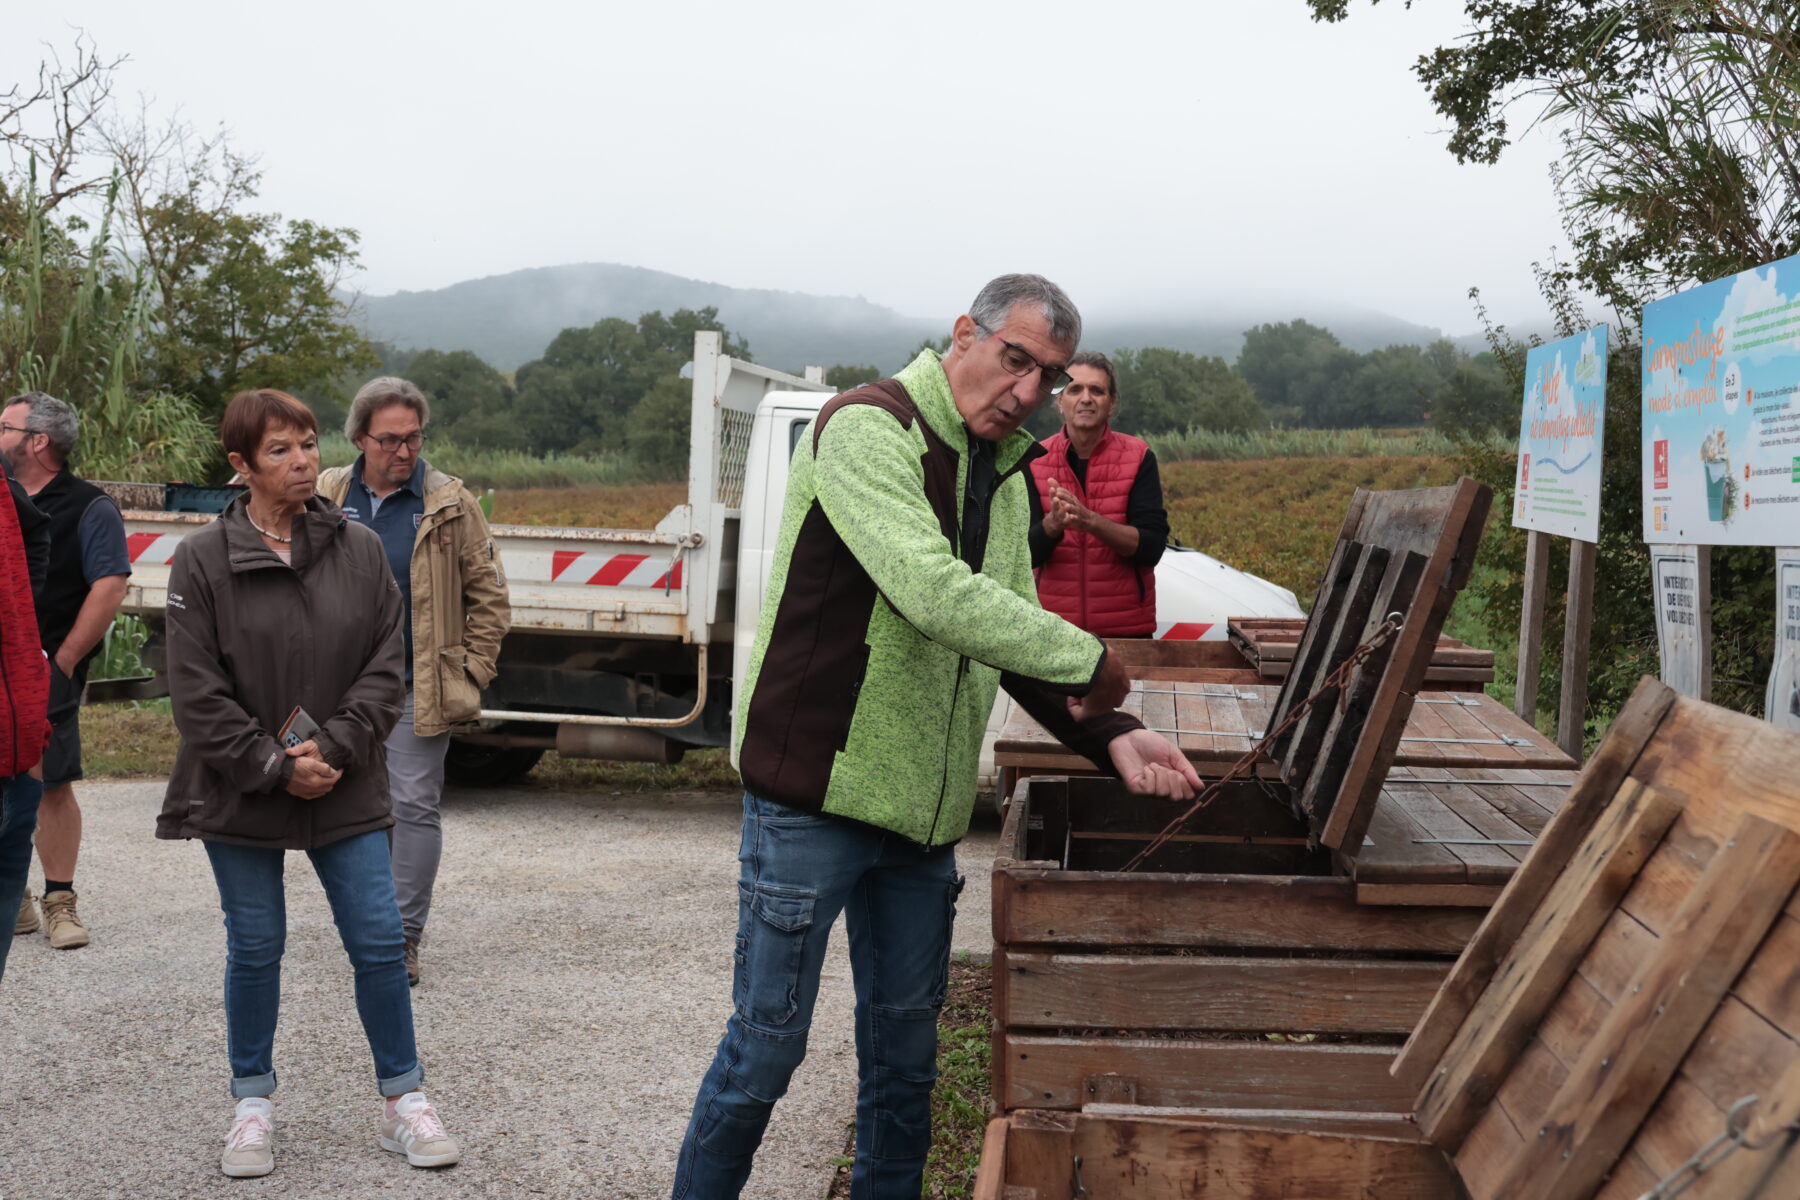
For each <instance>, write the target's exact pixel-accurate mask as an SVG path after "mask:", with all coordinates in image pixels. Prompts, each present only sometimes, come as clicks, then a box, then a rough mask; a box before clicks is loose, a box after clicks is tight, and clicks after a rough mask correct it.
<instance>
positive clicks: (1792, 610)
mask: <svg viewBox="0 0 1800 1200" xmlns="http://www.w3.org/2000/svg"><path fill="white" fill-rule="evenodd" d="M1763 715H1764V716H1766V717H1767V718H1768V719H1769V720H1770V721H1771V722H1773V723H1774V724H1776V725H1779V726H1781V727H1782V728H1783V729H1795V730H1800V547H1793V546H1789V547H1786V548H1784V549H1781V550H1777V551H1776V552H1775V669H1774V670H1772V671H1770V672H1769V690H1768V691H1767V692H1766V693H1764V695H1763Z"/></svg>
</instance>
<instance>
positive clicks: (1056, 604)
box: [1031, 429, 1156, 637]
mask: <svg viewBox="0 0 1800 1200" xmlns="http://www.w3.org/2000/svg"><path fill="white" fill-rule="evenodd" d="M1149 449H1150V447H1149V446H1148V445H1146V444H1145V443H1144V442H1143V441H1141V440H1140V439H1138V438H1134V437H1132V436H1131V435H1130V434H1125V433H1118V432H1115V431H1114V430H1111V429H1108V430H1107V431H1106V432H1105V433H1104V434H1103V435H1101V438H1100V443H1099V445H1097V446H1095V447H1094V453H1093V456H1092V457H1091V458H1089V459H1088V465H1087V485H1086V487H1083V486H1082V484H1081V483H1080V482H1079V481H1077V480H1076V478H1075V470H1074V468H1073V467H1071V466H1069V438H1068V435H1067V434H1066V433H1062V432H1058V433H1057V434H1056V435H1055V436H1053V437H1051V438H1049V439H1047V440H1046V441H1045V442H1044V450H1045V453H1044V454H1043V455H1041V456H1039V457H1038V458H1035V459H1033V460H1032V462H1031V474H1032V478H1033V479H1034V480H1035V481H1036V483H1037V489H1038V500H1039V502H1040V503H1042V505H1043V507H1044V511H1045V512H1049V511H1050V481H1051V480H1052V479H1054V480H1056V482H1058V483H1060V484H1062V486H1064V487H1065V488H1068V489H1069V490H1070V491H1071V492H1074V493H1075V495H1076V497H1077V498H1078V499H1080V501H1081V503H1082V504H1083V505H1085V506H1086V507H1088V508H1091V509H1093V510H1094V511H1095V512H1097V513H1099V514H1100V515H1101V516H1103V517H1105V518H1107V519H1108V520H1110V521H1117V522H1118V523H1119V524H1121V525H1123V524H1125V523H1126V521H1125V511H1126V508H1127V506H1128V505H1129V504H1130V502H1131V485H1132V484H1133V483H1134V482H1136V480H1137V473H1138V467H1140V466H1141V465H1143V461H1144V453H1145V452H1146V451H1147V450H1149ZM1037 587H1038V601H1039V603H1041V604H1042V605H1043V606H1044V607H1045V608H1047V609H1049V610H1050V611H1051V612H1053V613H1055V614H1057V615H1058V616H1060V617H1062V618H1064V619H1065V620H1068V621H1072V622H1074V623H1075V624H1076V625H1079V626H1080V627H1081V628H1083V629H1085V630H1087V631H1088V632H1089V633H1093V634H1098V635H1099V636H1101V637H1134V636H1142V635H1143V634H1148V633H1155V632H1156V573H1155V572H1154V571H1146V570H1140V569H1139V568H1138V567H1137V566H1136V565H1135V564H1134V563H1132V562H1131V560H1130V559H1126V558H1120V557H1119V556H1118V555H1117V554H1116V553H1114V552H1113V550H1112V548H1111V547H1109V546H1108V545H1107V544H1106V543H1105V542H1102V541H1101V540H1100V539H1099V538H1097V537H1095V536H1094V535H1093V534H1091V533H1081V532H1079V531H1077V530H1074V529H1066V530H1064V531H1063V535H1062V540H1061V541H1059V542H1058V543H1057V544H1056V549H1055V550H1054V551H1052V552H1051V555H1050V561H1049V562H1047V563H1045V564H1044V565H1043V566H1042V567H1039V568H1038V571H1037Z"/></svg>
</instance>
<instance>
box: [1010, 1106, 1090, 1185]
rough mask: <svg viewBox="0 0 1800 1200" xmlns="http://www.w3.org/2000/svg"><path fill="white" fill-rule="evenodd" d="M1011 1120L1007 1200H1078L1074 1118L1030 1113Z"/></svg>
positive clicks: (1016, 1115)
mask: <svg viewBox="0 0 1800 1200" xmlns="http://www.w3.org/2000/svg"><path fill="white" fill-rule="evenodd" d="M1008 1120H1009V1121H1010V1123H1011V1127H1010V1128H1009V1129H1008V1130H1007V1131H1006V1158H1005V1159H1004V1160H1003V1161H1004V1164H1005V1170H1004V1172H1003V1173H1002V1174H1003V1179H1004V1182H1005V1184H1006V1188H1007V1190H1006V1191H1005V1192H1003V1193H1002V1196H1004V1197H1005V1200H1023V1197H1022V1196H1021V1193H1023V1194H1024V1196H1028V1197H1029V1200H1074V1188H1073V1183H1074V1175H1073V1173H1072V1171H1071V1168H1072V1167H1073V1166H1074V1164H1075V1149H1074V1135H1075V1117H1074V1114H1072V1113H1057V1112H1036V1111H1027V1112H1017V1113H1014V1114H1013V1115H1012V1116H1011V1117H1010V1118H1008Z"/></svg>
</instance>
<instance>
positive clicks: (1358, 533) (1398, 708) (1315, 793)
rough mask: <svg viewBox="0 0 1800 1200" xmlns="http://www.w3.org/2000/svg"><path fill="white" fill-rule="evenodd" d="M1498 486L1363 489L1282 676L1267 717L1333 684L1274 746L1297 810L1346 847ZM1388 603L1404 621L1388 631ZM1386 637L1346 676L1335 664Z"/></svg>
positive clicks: (1382, 773) (1383, 768) (1323, 836)
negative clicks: (1337, 682) (1336, 678)
mask: <svg viewBox="0 0 1800 1200" xmlns="http://www.w3.org/2000/svg"><path fill="white" fill-rule="evenodd" d="M1492 499H1493V492H1492V490H1491V489H1489V488H1488V487H1486V486H1484V485H1482V484H1479V483H1477V482H1475V481H1474V480H1473V479H1469V478H1467V477H1465V478H1463V479H1461V480H1459V481H1458V482H1457V483H1455V484H1453V485H1451V486H1449V487H1438V488H1414V489H1411V490H1408V491H1394V492H1372V491H1364V490H1362V489H1358V490H1357V492H1356V494H1355V495H1354V496H1353V497H1351V500H1350V509H1349V512H1348V513H1347V514H1346V516H1345V517H1344V524H1343V528H1342V529H1341V530H1339V533H1338V541H1337V545H1336V547H1335V548H1334V549H1333V550H1332V553H1331V559H1330V562H1329V563H1328V565H1327V566H1326V568H1325V575H1324V578H1323V579H1322V580H1321V581H1320V583H1319V592H1318V597H1317V599H1315V600H1314V602H1313V606H1312V609H1311V612H1310V615H1309V616H1308V617H1307V621H1306V628H1305V631H1304V632H1303V633H1302V634H1301V637H1300V644H1299V646H1298V647H1297V648H1296V649H1295V651H1294V657H1293V665H1292V667H1291V668H1290V669H1289V670H1288V673H1287V676H1286V678H1285V679H1284V680H1283V681H1282V686H1281V691H1280V693H1279V694H1278V696H1277V698H1276V701H1275V705H1274V708H1273V710H1272V712H1271V716H1270V720H1269V724H1268V728H1269V729H1271V730H1274V729H1278V728H1280V727H1281V725H1282V723H1283V721H1284V720H1286V719H1287V718H1288V717H1289V715H1290V714H1292V713H1293V712H1294V711H1295V710H1296V709H1297V708H1298V707H1299V706H1300V704H1301V702H1302V701H1304V700H1305V699H1306V698H1307V697H1309V696H1311V695H1313V694H1314V693H1316V692H1320V691H1321V690H1323V691H1324V692H1325V695H1324V696H1323V697H1322V698H1321V699H1320V700H1319V701H1318V702H1317V703H1316V704H1314V705H1313V706H1312V708H1311V709H1309V710H1308V711H1307V712H1306V713H1305V714H1304V715H1303V716H1301V717H1300V718H1299V720H1298V721H1297V722H1296V723H1295V724H1294V725H1293V726H1292V728H1290V729H1289V730H1288V731H1287V732H1286V733H1285V734H1283V735H1282V736H1281V737H1280V738H1279V739H1278V740H1277V741H1276V742H1275V743H1274V744H1273V745H1272V746H1271V747H1270V754H1271V757H1273V759H1274V760H1275V762H1276V764H1277V767H1278V769H1279V772H1280V777H1281V779H1282V781H1283V782H1285V783H1286V784H1287V785H1288V787H1289V789H1290V799H1291V802H1292V804H1293V806H1294V811H1295V813H1296V815H1298V816H1300V817H1302V818H1303V819H1304V820H1305V821H1306V822H1307V824H1308V827H1309V829H1310V831H1311V835H1312V836H1313V837H1314V838H1315V839H1316V840H1317V841H1318V842H1319V843H1321V844H1322V845H1325V846H1328V847H1330V848H1331V849H1333V850H1336V851H1337V852H1339V853H1340V854H1341V855H1343V856H1345V857H1346V858H1354V857H1355V855H1356V852H1357V851H1358V850H1359V849H1361V847H1362V845H1363V840H1364V837H1365V835H1366V833H1367V831H1368V828H1369V821H1370V819H1371V818H1372V817H1373V815H1374V811H1375V802H1376V798H1377V797H1378V796H1379V795H1380V792H1381V785H1382V782H1383V781H1384V780H1385V779H1386V778H1387V774H1388V769H1389V768H1390V767H1391V766H1392V764H1393V761H1394V754H1395V751H1396V749H1397V748H1398V747H1399V744H1400V736H1401V733H1402V731H1403V730H1404V729H1405V726H1406V720H1407V717H1408V715H1409V714H1410V713H1411V712H1412V706H1413V699H1414V697H1415V696H1416V695H1417V694H1418V692H1419V691H1420V690H1421V688H1422V687H1423V686H1424V683H1425V673H1426V670H1427V668H1428V667H1429V666H1430V665H1431V660H1432V655H1433V652H1434V651H1435V650H1436V648H1437V645H1438V635H1439V633H1440V632H1441V631H1442V629H1443V626H1444V618H1445V617H1446V616H1448V615H1449V612H1450V605H1451V603H1452V601H1454V600H1455V598H1456V593H1457V592H1459V591H1461V590H1462V588H1463V586H1464V585H1465V584H1467V583H1468V581H1469V575H1470V573H1471V571H1472V570H1473V569H1474V565H1475V553H1476V549H1477V547H1478V545H1479V543H1480V541H1481V532H1482V528H1483V526H1484V525H1485V524H1486V521H1487V514H1488V508H1489V506H1490V504H1491V502H1492ZM1390 614H1399V616H1398V630H1397V631H1392V632H1387V633H1386V635H1385V637H1384V636H1383V632H1384V630H1386V629H1389V628H1390V627H1389V626H1388V625H1387V622H1388V621H1389V618H1390ZM1371 643H1379V644H1378V645H1377V646H1376V648H1375V649H1374V650H1372V651H1371V652H1369V653H1368V654H1367V655H1366V657H1364V658H1363V659H1361V660H1360V661H1359V662H1358V663H1357V664H1356V665H1355V666H1354V667H1353V668H1352V670H1351V671H1350V673H1349V675H1348V677H1347V680H1346V682H1345V684H1344V686H1342V687H1331V686H1328V685H1329V681H1330V679H1331V678H1332V676H1333V673H1334V672H1335V671H1336V670H1337V669H1338V668H1339V667H1340V665H1342V664H1343V663H1345V661H1346V660H1349V659H1351V658H1352V657H1353V656H1354V655H1355V654H1356V652H1357V650H1358V649H1359V648H1360V647H1364V646H1367V645H1370V644H1371Z"/></svg>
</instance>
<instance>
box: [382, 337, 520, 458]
mask: <svg viewBox="0 0 1800 1200" xmlns="http://www.w3.org/2000/svg"><path fill="white" fill-rule="evenodd" d="M406 378H408V379H410V380H412V382H413V383H415V384H417V385H418V388H419V390H420V391H422V392H424V393H425V396H426V398H427V399H429V400H430V401H431V429H432V433H433V435H434V436H437V437H443V438H448V439H451V440H453V441H458V442H461V443H463V444H465V445H470V446H473V445H477V444H487V443H485V442H479V441H478V440H477V439H473V438H470V437H467V436H465V435H464V434H463V432H462V427H463V423H464V422H466V421H469V420H470V419H471V418H474V417H478V416H480V415H481V414H484V413H493V414H504V413H505V412H506V410H507V409H508V408H510V407H511V406H512V400H513V389H512V385H511V384H509V383H507V382H506V376H504V375H502V374H501V373H500V372H499V371H497V370H495V369H494V368H493V367H491V366H489V365H488V364H487V363H485V362H483V361H482V360H481V357H480V356H479V355H477V354H476V353H475V352H474V351H473V350H451V351H448V352H446V351H443V350H421V351H419V352H418V353H417V354H415V355H413V356H412V358H411V361H409V362H408V364H407V367H406Z"/></svg>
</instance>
